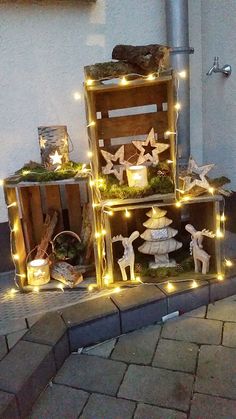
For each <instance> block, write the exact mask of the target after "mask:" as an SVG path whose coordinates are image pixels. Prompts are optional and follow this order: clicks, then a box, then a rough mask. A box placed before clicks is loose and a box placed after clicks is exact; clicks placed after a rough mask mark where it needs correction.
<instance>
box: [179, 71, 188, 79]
mask: <svg viewBox="0 0 236 419" xmlns="http://www.w3.org/2000/svg"><path fill="white" fill-rule="evenodd" d="M178 76H179V77H180V78H181V79H186V77H187V71H186V70H182V71H179V72H178Z"/></svg>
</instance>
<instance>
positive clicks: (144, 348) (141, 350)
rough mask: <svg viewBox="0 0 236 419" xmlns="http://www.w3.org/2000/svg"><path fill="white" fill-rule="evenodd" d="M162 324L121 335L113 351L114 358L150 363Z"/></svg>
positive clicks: (130, 361) (128, 361)
mask: <svg viewBox="0 0 236 419" xmlns="http://www.w3.org/2000/svg"><path fill="white" fill-rule="evenodd" d="M160 331H161V326H159V325H154V326H149V327H146V328H144V329H140V330H136V331H135V332H131V333H128V334H126V335H124V336H121V337H120V338H119V340H118V342H117V344H116V346H115V349H114V351H113V352H112V356H111V358H112V359H116V360H119V361H124V362H127V363H133V364H150V362H151V360H152V357H153V354H154V351H155V348H156V344H157V341H158V338H159V335H160Z"/></svg>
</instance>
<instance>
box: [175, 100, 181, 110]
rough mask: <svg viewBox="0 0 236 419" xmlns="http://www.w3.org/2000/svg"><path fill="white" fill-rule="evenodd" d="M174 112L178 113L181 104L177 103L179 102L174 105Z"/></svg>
mask: <svg viewBox="0 0 236 419" xmlns="http://www.w3.org/2000/svg"><path fill="white" fill-rule="evenodd" d="M174 107H175V110H176V111H180V109H181V104H180V103H179V102H177V103H176V104H175V106H174Z"/></svg>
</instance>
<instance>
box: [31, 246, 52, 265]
mask: <svg viewBox="0 0 236 419" xmlns="http://www.w3.org/2000/svg"><path fill="white" fill-rule="evenodd" d="M38 248H39V246H35V247H34V248H33V249H32V250H31V251H30V252H29V253H28V255H27V257H26V260H25V262H26V264H27V263H28V260H29V257H30V255H31V254H32V253H33V252H34V251H35V250H36V249H37V250H38ZM41 250H43V249H41ZM43 252H44V253H45V255H46V256H47V259H48V258H49V256H48V253H47V252H45V250H43ZM40 259H42V258H40Z"/></svg>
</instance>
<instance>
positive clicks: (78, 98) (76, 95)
mask: <svg viewBox="0 0 236 419" xmlns="http://www.w3.org/2000/svg"><path fill="white" fill-rule="evenodd" d="M73 96H74V99H75V100H80V99H81V94H80V92H75V93H74V94H73Z"/></svg>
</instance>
